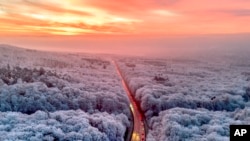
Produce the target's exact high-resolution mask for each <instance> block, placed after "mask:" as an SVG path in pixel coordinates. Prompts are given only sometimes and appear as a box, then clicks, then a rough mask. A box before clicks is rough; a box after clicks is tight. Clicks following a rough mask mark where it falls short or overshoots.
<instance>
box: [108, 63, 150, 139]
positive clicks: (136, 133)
mask: <svg viewBox="0 0 250 141" xmlns="http://www.w3.org/2000/svg"><path fill="white" fill-rule="evenodd" d="M112 62H113V64H114V65H115V67H116V71H117V73H118V75H119V77H120V78H121V80H122V86H123V88H124V90H125V91H126V93H127V95H128V98H129V101H130V109H131V111H132V114H133V123H134V124H133V125H134V127H133V132H132V136H131V141H145V140H146V134H145V124H144V115H143V113H142V111H141V109H140V107H139V106H138V105H137V104H136V101H135V99H134V97H133V96H132V94H131V92H130V90H129V88H128V85H127V83H126V81H125V80H124V78H123V76H122V73H121V71H120V68H119V66H118V65H117V63H116V62H115V61H112Z"/></svg>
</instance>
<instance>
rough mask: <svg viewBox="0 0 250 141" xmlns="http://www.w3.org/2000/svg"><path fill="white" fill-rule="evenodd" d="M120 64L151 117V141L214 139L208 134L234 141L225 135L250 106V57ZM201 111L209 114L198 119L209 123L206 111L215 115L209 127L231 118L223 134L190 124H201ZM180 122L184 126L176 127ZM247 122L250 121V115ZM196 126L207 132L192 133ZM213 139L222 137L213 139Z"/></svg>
mask: <svg viewBox="0 0 250 141" xmlns="http://www.w3.org/2000/svg"><path fill="white" fill-rule="evenodd" d="M248 58H249V57H248ZM118 64H119V66H120V68H121V70H122V72H123V75H124V76H125V79H126V81H127V82H128V85H129V87H130V89H131V91H132V92H133V94H134V97H135V99H136V100H137V102H139V104H140V106H141V108H142V110H143V112H144V113H145V116H146V119H147V122H148V125H149V128H150V129H149V135H148V140H156V141H158V140H182V139H184V138H185V139H186V138H187V140H198V139H199V137H202V138H203V140H208V138H206V136H210V137H209V139H211V140H214V139H215V140H228V136H229V135H228V134H220V132H228V133H229V126H228V125H229V124H231V123H233V122H235V121H237V119H234V118H232V117H230V113H234V112H235V111H238V110H239V111H245V110H246V109H247V108H249V107H250V101H249V100H250V61H249V59H247V56H246V58H243V57H242V56H241V57H237V56H236V57H235V56H234V57H228V56H227V57H224V56H217V58H216V57H214V58H201V59H199V60H197V58H174V59H173V58H171V59H148V58H119V61H118ZM176 108H177V109H176ZM178 108H179V109H178ZM189 109H192V110H189ZM185 111H187V112H186V113H187V114H185ZM204 111H206V112H204ZM175 112H176V114H173V113H175ZM182 112H183V113H182ZM195 112H197V113H198V115H202V116H203V115H204V116H203V117H198V118H201V119H200V120H206V116H207V115H206V114H205V113H208V115H211V116H212V115H214V116H212V117H209V121H210V122H207V123H206V124H204V126H208V127H209V128H210V126H211V128H213V127H214V126H215V125H216V124H218V126H219V124H220V122H219V121H217V117H219V116H222V117H221V118H223V117H225V118H228V120H227V119H225V121H223V122H225V124H224V125H223V126H220V127H221V129H220V130H219V129H218V130H217V129H215V130H210V132H207V131H206V130H208V129H206V130H205V129H204V130H203V127H201V125H197V124H196V121H194V122H192V121H190V122H186V121H185V120H191V119H192V118H194V119H195V120H196V118H197V117H196V114H192V113H195ZM200 112H201V114H200ZM193 116H194V117H193ZM203 118H204V119H203ZM176 119H178V122H180V123H178V124H176V125H175V123H174V122H176V121H175V120H176ZM213 121H214V122H215V123H213ZM242 121H249V120H248V119H247V116H245V117H244V118H242ZM182 122H183V124H185V125H182ZM183 126H184V127H185V126H187V127H186V128H184V127H183ZM193 128H194V130H197V131H198V130H201V132H204V133H198V132H193V133H192V135H190V134H191V132H192V129H193ZM206 128H207V127H206ZM214 128H217V127H214ZM169 129H171V130H169ZM172 129H173V130H172ZM189 129H190V130H189ZM159 133H161V134H159ZM217 134H219V135H220V136H217ZM213 135H216V136H215V137H214V138H213V137H212V136H213ZM189 136H190V137H189Z"/></svg>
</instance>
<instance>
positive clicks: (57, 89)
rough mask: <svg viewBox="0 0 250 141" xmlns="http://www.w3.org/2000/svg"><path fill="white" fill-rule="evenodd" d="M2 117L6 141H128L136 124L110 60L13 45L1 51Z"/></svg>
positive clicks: (0, 109)
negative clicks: (132, 124)
mask: <svg viewBox="0 0 250 141" xmlns="http://www.w3.org/2000/svg"><path fill="white" fill-rule="evenodd" d="M0 112H1V119H0V120H1V122H0V134H1V135H4V136H1V137H0V140H28V139H29V140H41V139H42V140H54V139H55V140H70V141H73V140H89V141H91V140H113V141H116V140H120V141H122V140H124V139H125V137H126V136H125V132H126V131H127V130H128V128H129V127H130V126H131V125H130V122H131V119H132V116H131V113H130V110H129V100H128V97H127V95H126V93H125V92H124V89H123V87H122V85H121V82H120V78H119V77H118V75H117V74H116V70H115V68H114V66H113V65H112V64H111V63H110V61H109V59H108V58H107V57H105V56H98V55H92V54H77V53H75V54H72V53H70V54H69V53H55V52H54V53H53V52H42V51H35V50H30V49H21V48H16V47H12V46H8V45H0ZM48 115H49V117H48Z"/></svg>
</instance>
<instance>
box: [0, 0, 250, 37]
mask: <svg viewBox="0 0 250 141" xmlns="http://www.w3.org/2000/svg"><path fill="white" fill-rule="evenodd" d="M0 6H1V8H0V19H1V23H0V30H1V35H26V34H28V35H51V34H56V35H86V34H167V35H171V34H210V33H212V34H214V33H215V34H217V33H218V34H220V33H246V32H250V27H249V26H248V23H249V22H250V8H249V6H250V2H249V1H245V0H239V1H234V0H221V1H219V2H218V1H209V0H201V1H197V0H189V1H187V0H170V1H163V0H159V1H153V0H146V1H141V0H139V1H133V0H128V1H117V0H110V1H99V0H91V1H87V0H60V1H53V2H52V1H49V0H43V1H42V0H1V1H0Z"/></svg>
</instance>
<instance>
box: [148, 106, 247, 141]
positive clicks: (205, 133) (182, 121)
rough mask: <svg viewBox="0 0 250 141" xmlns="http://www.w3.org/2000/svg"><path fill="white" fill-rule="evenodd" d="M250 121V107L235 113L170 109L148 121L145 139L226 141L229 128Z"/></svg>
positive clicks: (152, 140) (150, 140) (151, 140)
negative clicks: (147, 133) (148, 127)
mask: <svg viewBox="0 0 250 141" xmlns="http://www.w3.org/2000/svg"><path fill="white" fill-rule="evenodd" d="M249 122H250V108H249V107H248V108H245V109H243V110H236V111H235V112H226V111H209V110H207V109H196V110H193V109H186V108H172V109H170V110H165V111H162V112H160V114H159V116H157V117H153V118H152V119H151V120H150V122H149V126H150V127H151V129H150V131H149V135H148V140H149V141H154V140H168V141H175V140H183V139H185V140H192V141H207V140H211V141H212V140H216V141H228V140H229V125H231V124H249Z"/></svg>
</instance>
